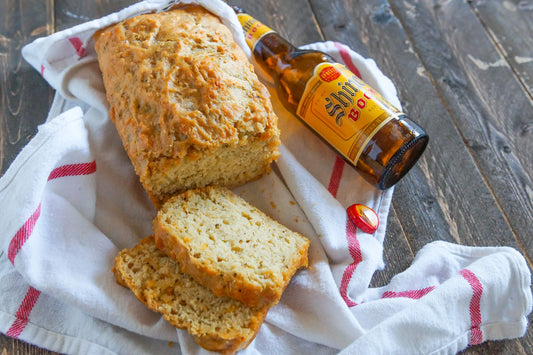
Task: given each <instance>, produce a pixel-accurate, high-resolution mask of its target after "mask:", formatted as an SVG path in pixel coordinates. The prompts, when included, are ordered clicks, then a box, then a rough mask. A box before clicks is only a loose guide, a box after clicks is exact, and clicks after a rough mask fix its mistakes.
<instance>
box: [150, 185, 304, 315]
mask: <svg viewBox="0 0 533 355" xmlns="http://www.w3.org/2000/svg"><path fill="white" fill-rule="evenodd" d="M154 236H155V240H156V244H157V246H158V247H159V248H160V249H161V250H163V252H165V253H166V254H167V255H169V256H170V257H172V258H173V259H174V260H176V261H177V262H178V263H179V264H180V266H181V268H182V270H183V272H185V273H187V274H189V275H191V276H192V277H193V278H194V279H195V280H196V281H197V282H198V283H200V284H201V285H204V286H206V287H208V288H209V289H211V290H212V291H213V292H214V293H215V294H216V295H218V296H227V297H231V298H235V299H237V300H240V301H242V302H243V303H246V304H247V305H250V306H262V305H273V304H276V303H277V302H278V301H279V299H280V297H281V294H282V292H283V291H284V290H285V287H286V286H287V284H288V283H289V281H290V279H291V278H292V276H293V275H294V273H295V272H296V270H297V269H299V268H301V267H307V264H308V259H307V251H308V248H309V240H308V239H307V238H305V237H303V236H302V235H300V234H298V233H296V232H293V231H291V230H289V229H288V228H287V227H285V226H283V225H281V224H280V223H278V222H276V221H274V220H273V219H272V218H270V217H268V216H267V215H266V214H264V213H263V212H261V211H259V210H258V209H257V208H255V207H253V206H251V205H250V204H248V203H247V202H246V201H244V200H243V199H242V198H240V197H239V196H237V195H235V194H234V193H233V192H231V190H229V189H227V188H223V187H206V188H202V189H195V190H189V191H186V192H184V193H182V194H179V195H176V196H174V197H172V198H171V199H170V200H169V201H167V203H165V204H164V205H163V207H162V208H161V209H160V210H159V212H158V214H157V216H156V218H155V219H154Z"/></svg>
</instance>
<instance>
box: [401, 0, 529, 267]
mask: <svg viewBox="0 0 533 355" xmlns="http://www.w3.org/2000/svg"><path fill="white" fill-rule="evenodd" d="M391 3H392V4H393V7H395V12H397V14H398V16H399V17H400V18H401V19H402V22H403V23H404V24H405V27H406V28H408V31H409V33H410V34H411V36H412V37H411V38H412V40H413V44H414V46H415V47H416V50H417V53H420V57H421V58H423V64H424V67H425V69H426V70H427V72H428V73H429V75H430V76H431V78H432V80H433V81H434V82H435V84H436V86H437V89H438V90H439V94H440V95H442V97H443V101H444V104H445V105H446V108H447V109H448V111H449V112H450V114H451V116H452V117H453V120H454V122H455V124H456V125H457V127H458V129H459V130H460V132H461V136H462V138H463V140H464V141H465V143H466V146H467V148H468V149H469V151H470V154H471V155H472V157H473V158H474V160H475V162H476V165H477V167H478V169H479V170H480V171H481V174H482V175H483V178H484V179H485V180H486V182H487V184H488V185H489V189H490V192H491V193H492V194H494V195H495V203H496V204H497V205H498V207H499V208H501V209H503V211H504V213H503V215H504V218H505V219H508V220H509V224H510V225H511V228H512V229H513V233H514V238H515V239H516V241H517V243H516V244H513V246H517V247H519V248H520V249H521V250H522V252H524V253H526V254H527V253H528V252H527V251H528V250H529V251H531V250H532V248H533V244H532V241H531V238H529V237H528V235H530V233H531V227H530V226H529V223H528V222H527V221H531V220H532V219H533V194H532V192H533V180H532V177H533V175H532V172H533V159H531V152H532V151H533V150H532V149H533V146H532V145H533V141H532V139H531V138H532V135H533V132H531V130H530V128H529V127H530V126H531V125H532V124H533V122H532V120H533V113H532V112H533V102H532V101H531V99H530V97H529V95H528V94H527V92H525V91H524V90H523V87H522V86H521V84H520V83H519V81H518V80H517V79H516V77H515V76H514V73H513V70H512V69H511V68H510V67H509V65H508V64H507V63H506V62H505V59H504V58H503V56H502V55H501V53H499V52H498V50H497V47H495V46H494V44H493V42H492V41H491V40H490V38H489V36H488V34H487V32H486V30H485V28H484V27H483V26H482V24H481V23H480V22H479V21H477V18H476V16H475V14H474V13H473V12H472V11H470V9H469V6H468V4H466V3H464V2H461V1H451V2H442V4H440V3H437V5H438V6H435V3H434V2H433V1H421V2H419V1H401V2H400V1H395V0H393V1H391ZM405 4H409V9H410V10H409V11H405V8H406V5H405ZM402 9H403V10H402ZM450 28H452V29H456V30H452V31H450V30H449V29H450ZM430 32H431V34H430ZM442 54H444V55H442ZM487 63H493V64H487ZM494 63H501V65H500V64H497V65H496V64H494ZM502 82H505V90H502V86H501V83H502ZM517 210H520V211H521V212H520V213H516V211H517ZM500 240H501V241H502V242H503V241H507V238H502V239H500ZM529 257H531V255H529ZM530 261H531V258H530Z"/></svg>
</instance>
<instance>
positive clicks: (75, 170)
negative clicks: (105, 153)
mask: <svg viewBox="0 0 533 355" xmlns="http://www.w3.org/2000/svg"><path fill="white" fill-rule="evenodd" d="M95 171H96V161H94V160H93V161H92V162H90V163H79V164H67V165H63V166H60V167H58V168H55V169H54V170H52V172H51V173H50V175H49V176H48V181H50V180H54V179H57V178H60V177H65V176H80V175H89V174H92V173H94V172H95Z"/></svg>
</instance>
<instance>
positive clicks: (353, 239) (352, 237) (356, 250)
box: [340, 218, 363, 307]
mask: <svg viewBox="0 0 533 355" xmlns="http://www.w3.org/2000/svg"><path fill="white" fill-rule="evenodd" d="M356 231H357V227H356V226H355V225H354V224H353V223H352V221H350V220H349V219H348V218H347V219H346V239H347V241H348V252H349V253H350V256H351V257H352V260H353V262H352V263H351V264H350V265H348V266H347V267H346V269H345V270H344V273H343V274H342V280H341V287H340V293H341V297H342V299H343V300H344V302H346V305H347V306H348V307H353V306H357V303H355V302H354V301H353V300H352V299H351V298H350V297H349V296H348V285H349V283H350V280H351V279H352V276H353V274H354V272H355V270H356V269H357V265H359V263H360V262H361V261H363V256H362V255H361V246H360V244H359V241H358V240H357V233H356Z"/></svg>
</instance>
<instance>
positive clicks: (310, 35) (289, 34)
mask: <svg viewBox="0 0 533 355" xmlns="http://www.w3.org/2000/svg"><path fill="white" fill-rule="evenodd" d="M228 3H229V4H230V5H237V6H239V7H241V8H242V9H243V10H245V11H246V12H248V13H249V14H252V15H253V16H254V17H255V18H257V19H258V20H259V21H261V22H263V23H265V24H266V25H267V26H269V27H271V28H272V29H275V30H276V31H277V32H278V33H280V34H281V35H282V36H283V37H284V38H286V39H287V40H289V41H290V42H291V43H292V44H294V45H295V46H300V45H304V44H308V43H311V42H317V41H322V40H323V37H322V35H321V30H320V28H319V27H318V26H317V24H316V22H315V21H314V19H315V15H314V14H313V12H312V10H311V8H310V6H309V4H308V2H307V1H306V0H293V1H285V2H284V1H279V0H265V1H246V0H231V1H228Z"/></svg>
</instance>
